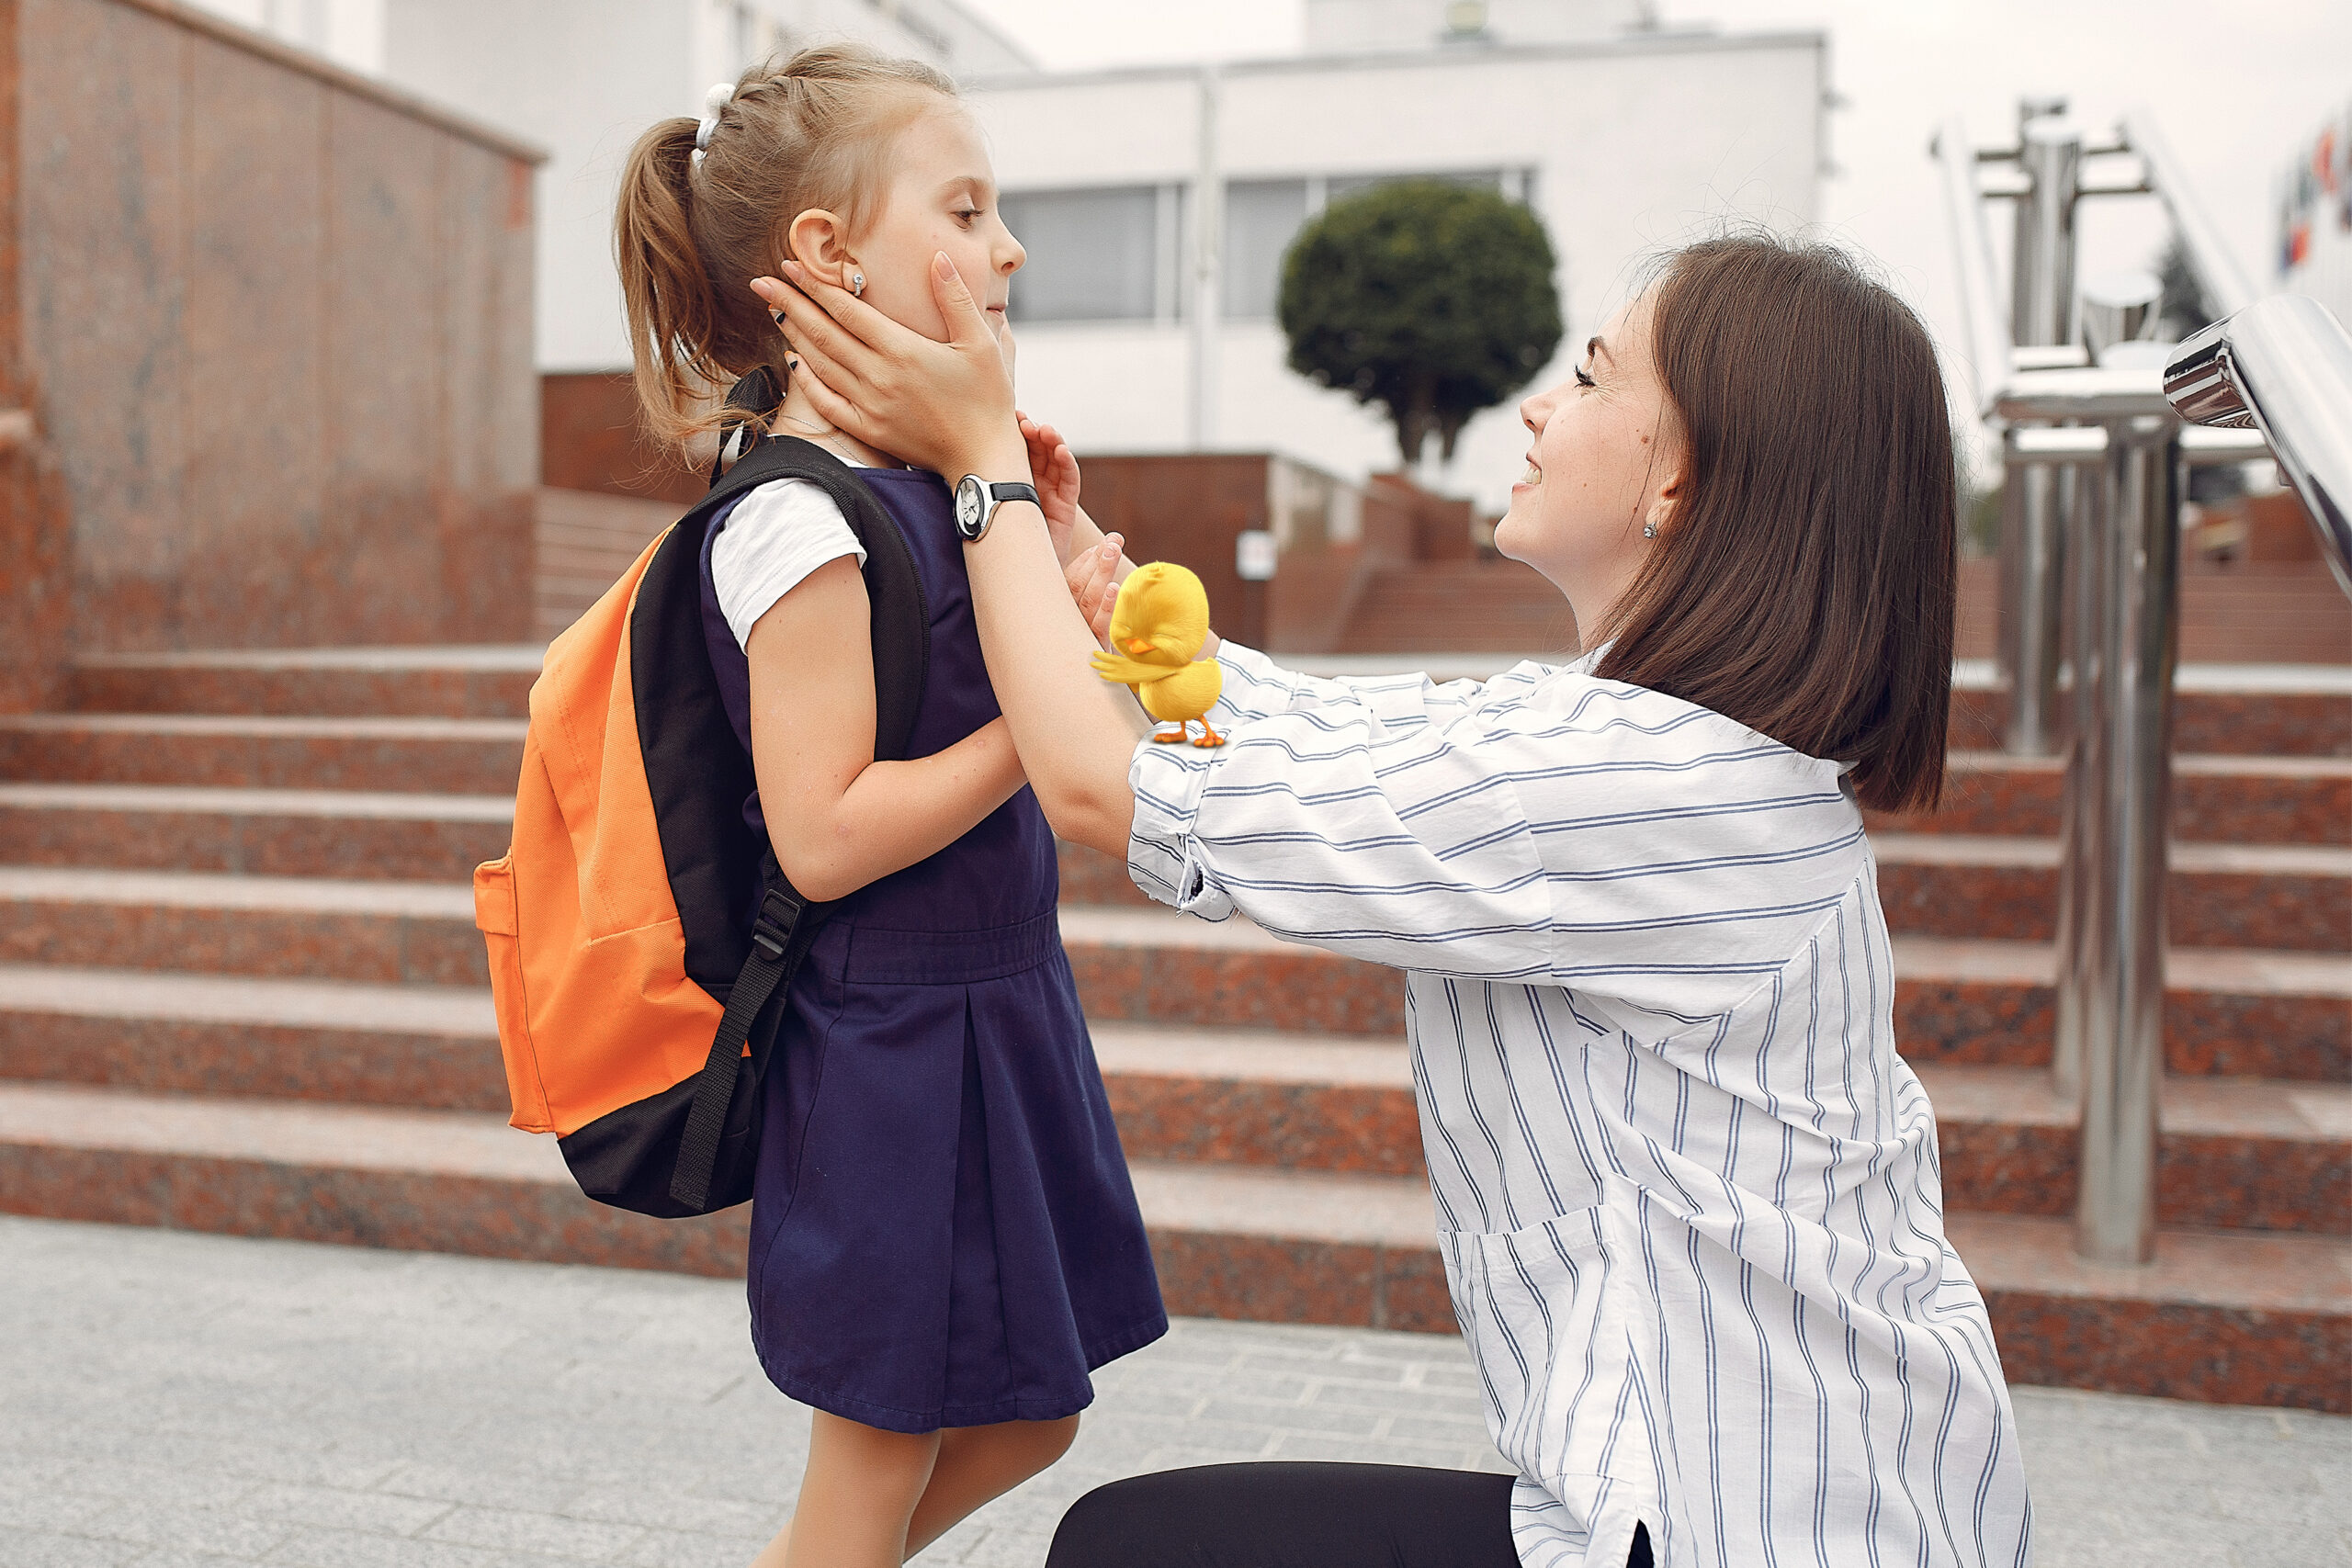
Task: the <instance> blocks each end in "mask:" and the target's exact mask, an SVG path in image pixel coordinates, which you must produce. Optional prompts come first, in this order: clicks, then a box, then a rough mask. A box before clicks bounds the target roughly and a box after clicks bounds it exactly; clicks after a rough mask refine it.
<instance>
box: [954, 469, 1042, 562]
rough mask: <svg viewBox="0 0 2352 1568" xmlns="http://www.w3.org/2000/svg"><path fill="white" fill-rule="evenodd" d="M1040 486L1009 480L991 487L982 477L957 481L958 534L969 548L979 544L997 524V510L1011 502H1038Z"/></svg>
mask: <svg viewBox="0 0 2352 1568" xmlns="http://www.w3.org/2000/svg"><path fill="white" fill-rule="evenodd" d="M1036 499H1037V487H1036V486H1035V485H1026V484H1021V483H1018V482H1017V481H1012V480H1007V481H1006V482H1004V483H1002V484H990V483H989V481H988V480H986V479H982V478H980V476H979V475H978V474H966V475H965V476H964V477H963V478H962V479H958V480H956V534H957V535H959V536H961V537H962V538H963V541H964V542H965V543H966V544H967V545H975V544H978V543H979V540H980V536H981V535H983V534H985V533H987V532H988V531H989V524H990V523H993V522H995V521H996V509H997V508H998V507H1000V506H1002V505H1003V504H1004V503H1005V502H1008V501H1027V502H1035V500H1036Z"/></svg>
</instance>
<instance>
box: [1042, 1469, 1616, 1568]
mask: <svg viewBox="0 0 2352 1568" xmlns="http://www.w3.org/2000/svg"><path fill="white" fill-rule="evenodd" d="M1511 1480H1512V1478H1511V1477H1510V1476H1508V1475H1492V1474H1487V1473H1485V1472H1479V1471H1471V1470H1423V1469H1420V1468H1419V1467H1418V1466H1414V1465H1403V1464H1280V1463H1271V1464H1212V1465H1204V1466H1202V1467H1200V1468H1199V1469H1196V1470H1167V1471H1161V1472H1159V1473H1158V1474H1156V1475H1138V1476H1135V1477H1132V1478H1130V1479H1128V1480H1125V1481H1114V1482H1113V1483H1111V1484H1109V1485H1108V1486H1098V1487H1096V1488H1095V1489H1094V1490H1093V1491H1091V1492H1089V1493H1088V1494H1087V1495H1085V1496H1083V1497H1080V1499H1079V1500H1078V1501H1077V1502H1076V1503H1074V1504H1072V1505H1070V1510H1069V1513H1067V1514H1065V1515H1063V1516H1062V1522H1061V1528H1060V1529H1057V1530H1056V1531H1055V1532H1054V1546H1053V1550H1052V1551H1050V1552H1048V1553H1046V1568H1519V1553H1518V1552H1517V1551H1515V1550H1514V1549H1513V1548H1512V1546H1511V1542H1510V1488H1511ZM1626 1564H1627V1568H1650V1538H1649V1534H1648V1532H1647V1531H1646V1530H1645V1529H1642V1528H1641V1527H1639V1526H1636V1527H1634V1551H1633V1554H1632V1556H1631V1557H1629V1558H1628V1559H1627V1560H1626Z"/></svg>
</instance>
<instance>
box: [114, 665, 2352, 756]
mask: <svg viewBox="0 0 2352 1568" xmlns="http://www.w3.org/2000/svg"><path fill="white" fill-rule="evenodd" d="M540 657H541V650H540V649H538V648H537V647H536V646H533V645H529V644H514V645H503V644H483V645H457V646H448V647H417V648H353V649H224V650H216V651H196V652H182V653H111V654H90V655H84V656H83V657H82V658H80V659H78V660H76V661H75V671H74V688H73V690H74V707H75V708H77V709H78V710H80V711H82V712H85V713H163V714H220V715H229V714H274V715H279V716H334V715H343V716H418V717H423V716H438V717H451V718H455V717H476V718H499V717H505V718H520V717H522V716H524V715H525V714H526V712H527V711H528V710H527V705H526V704H527V696H528V693H529V691H530V686H531V682H532V681H533V680H535V679H536V678H537V674H538V669H539V660H540ZM1520 657H1521V656H1520V655H1517V654H1508V653H1498V654H1466V655H1465V654H1446V653H1436V654H1430V653H1425V652H1422V653H1416V652H1403V653H1365V654H1357V655H1351V656H1341V655H1331V654H1285V655H1282V656H1281V658H1282V660H1283V663H1285V664H1287V665H1290V666H1292V667H1295V668H1297V669H1301V670H1306V671H1310V672H1315V673H1329V672H1385V671H1396V670H1412V669H1429V670H1430V671H1432V672H1433V673H1436V674H1438V675H1440V676H1441V677H1442V678H1445V677H1452V676H1454V675H1470V676H1474V677H1483V676H1486V675H1488V674H1491V673H1493V672H1494V671H1498V670H1503V669H1508V668H1509V667H1510V665H1512V664H1513V663H1516V662H1517V661H1518V660H1519V658H1520ZM2006 711H2007V697H2006V695H2005V694H2003V693H2002V692H2001V691H2000V690H1999V688H1998V683H1997V682H1996V678H1995V676H1994V673H1993V670H1992V667H1991V663H1990V661H1989V660H1960V661H1959V662H1958V663H1957V664H1956V665H1955V667H1954V671H1953V689H1952V744H1953V745H1954V746H1955V747H1957V748H1961V749H1962V750H1969V749H1978V750H1986V749H1996V748H1997V746H1998V744H1999V738H2000V733H2001V725H2002V722H2003V716H2004V715H2005V713H2006ZM2173 744H2174V746H2175V748H2176V749H2177V750H2179V751H2181V752H2183V753H2199V752H2214V753H2228V754H2234V755H2241V756H2308V757H2352V679H2347V672H2346V671H2345V670H2344V669H2343V668H2342V667H2339V666H2313V665H2258V664H2197V663H2186V664H2183V665H2182V666H2181V667H2180V671H2179V674H2178V684H2177V692H2176V695H2175V700H2174V708H2173Z"/></svg>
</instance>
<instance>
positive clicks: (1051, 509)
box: [1012, 411, 1079, 570]
mask: <svg viewBox="0 0 2352 1568" xmlns="http://www.w3.org/2000/svg"><path fill="white" fill-rule="evenodd" d="M1012 417H1013V419H1014V421H1015V422H1016V423H1018V424H1019V425H1020V426H1021V439H1022V440H1023V442H1025V443H1027V445H1028V447H1029V482H1030V483H1031V484H1033V485H1035V486H1036V487H1037V509H1038V510H1039V511H1041V512H1043V513H1045V514H1046V532H1047V533H1048V534H1049V535H1051V536H1052V537H1053V541H1054V558H1055V559H1056V560H1057V561H1059V562H1061V563H1062V566H1063V568H1064V569H1065V570H1067V569H1068V568H1069V565H1070V558H1071V557H1072V556H1073V555H1074V554H1076V553H1077V552H1078V541H1077V540H1076V539H1074V538H1073V537H1072V535H1073V533H1074V531H1075V530H1076V529H1077V527H1078V517H1079V512H1078V459H1077V458H1076V457H1073V456H1071V455H1070V449H1069V442H1067V441H1064V440H1063V439H1062V436H1061V432H1060V431H1058V430H1056V429H1055V428H1054V427H1053V426H1052V425H1050V424H1040V423H1037V422H1036V421H1035V420H1034V419H1031V418H1030V417H1029V416H1028V415H1027V414H1025V413H1021V412H1017V411H1016V412H1014V414H1013V416H1012Z"/></svg>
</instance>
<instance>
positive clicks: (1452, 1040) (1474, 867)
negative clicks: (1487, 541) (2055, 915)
mask: <svg viewBox="0 0 2352 1568" xmlns="http://www.w3.org/2000/svg"><path fill="white" fill-rule="evenodd" d="M1221 662H1222V663H1223V665H1224V674H1225V695H1224V697H1223V698H1222V699H1221V700H1220V702H1219V704H1218V705H1217V708H1216V712H1215V713H1214V714H1213V715H1212V716H1211V722H1212V723H1213V724H1215V725H1216V728H1219V729H1221V730H1224V731H1225V732H1226V734H1227V737H1228V738H1229V739H1228V743H1227V745H1226V746H1225V747H1224V748H1223V749H1222V750H1215V751H1203V750H1195V749H1193V748H1191V747H1166V746H1154V745H1151V744H1149V743H1148V742H1147V743H1146V744H1144V745H1142V746H1140V747H1138V748H1137V750H1136V760H1135V763H1134V768H1133V773H1132V775H1131V777H1132V780H1133V783H1134V785H1135V791H1136V825H1135V837H1134V840H1133V842H1132V844H1131V845H1130V852H1129V861H1130V866H1129V869H1130V873H1131V874H1132V875H1133V876H1134V878H1135V880H1136V885H1137V886H1140V887H1141V888H1143V889H1144V891H1145V892H1147V893H1148V894H1150V895H1151V896H1152V897H1155V898H1158V899H1159V900H1160V901H1161V902H1163V903H1168V904H1171V905H1174V906H1175V907H1177V908H1182V909H1186V910H1190V911H1192V912H1193V913H1194V914H1198V915H1201V916H1204V917H1205V918H1207V919H1225V918H1226V917H1227V916H1228V915H1229V914H1231V913H1232V912H1233V911H1234V910H1236V909H1238V910H1239V911H1240V912H1241V913H1242V914H1244V915H1246V916H1248V917H1249V918H1250V919H1251V920H1253V921H1255V922H1256V923H1257V924H1259V925H1261V926H1262V927H1264V928H1265V929H1267V930H1268V931H1272V932H1274V933H1276V934H1277V935H1280V936H1283V937H1287V938H1290V939H1292V940H1294V941H1298V942H1311V943H1314V944H1315V945H1317V946H1318V947H1326V948H1329V949H1331V950H1332V951H1334V952H1337V953H1346V954H1348V955H1350V956H1351V957H1356V958H1365V959H1371V960H1373V961H1374V962H1377V963H1382V964H1393V965H1395V966H1397V967H1398V968H1400V969H1403V970H1405V971H1406V972H1407V982H1406V992H1405V996H1406V1024H1407V1031H1408V1035H1409V1037H1410V1044H1411V1051H1412V1059H1413V1073H1414V1081H1415V1084H1416V1086H1417V1089H1418V1091H1419V1093H1418V1098H1419V1103H1420V1113H1421V1133H1422V1138H1423V1141H1424V1143H1425V1144H1426V1145H1427V1150H1428V1155H1429V1170H1430V1187H1431V1188H1432V1190H1434V1192H1435V1195H1436V1200H1437V1211H1438V1216H1439V1224H1440V1226H1441V1234H1440V1235H1439V1238H1438V1241H1439V1246H1440V1247H1441V1249H1442V1252H1443V1254H1444V1257H1445V1266H1446V1276H1447V1280H1448V1282H1449V1284H1450V1285H1451V1287H1452V1289H1453V1305H1454V1311H1455V1313H1456V1314H1457V1315H1458V1316H1459V1317H1460V1319H1461V1323H1462V1328H1463V1333H1464V1337H1466V1339H1467V1341H1468V1343H1469V1346H1470V1349H1471V1351H1472V1354H1473V1355H1474V1356H1475V1358H1476V1361H1477V1365H1478V1369H1479V1373H1480V1376H1481V1378H1482V1380H1483V1382H1484V1383H1485V1386H1486V1393H1487V1422H1488V1426H1489V1427H1490V1428H1491V1429H1492V1431H1493V1433H1494V1437H1495V1441H1496V1444H1497V1446H1498V1448H1499V1449H1500V1450H1501V1451H1502V1453H1503V1455H1504V1457H1506V1458H1507V1459H1509V1460H1510V1461H1511V1462H1512V1463H1513V1464H1515V1465H1516V1466H1517V1467H1518V1469H1519V1472H1520V1477H1521V1479H1520V1481H1519V1483H1518V1485H1517V1487H1516V1488H1515V1489H1514V1491H1513V1495H1512V1504H1511V1506H1512V1528H1513V1532H1514V1538H1515V1540H1516V1541H1517V1544H1518V1549H1519V1555H1520V1560H1521V1562H1522V1563H1523V1564H1525V1565H1526V1568H1566V1565H1570V1564H1582V1563H1585V1562H1588V1561H1589V1562H1591V1563H1592V1564H1593V1565H1594V1568H1615V1565H1616V1564H1619V1563H1623V1562H1624V1561H1625V1558H1626V1554H1627V1552H1628V1551H1629V1550H1630V1549H1631V1545H1632V1540H1633V1534H1634V1524H1635V1523H1636V1522H1637V1521H1640V1522H1643V1523H1645V1524H1646V1525H1647V1527H1648V1529H1649V1536H1650V1540H1651V1543H1652V1548H1653V1551H1655V1552H1656V1554H1657V1562H1659V1564H1660V1565H1661V1568H1683V1565H1686V1564H1687V1565H1693V1568H1695V1565H1699V1564H1708V1565H1713V1568H1733V1565H1738V1568H1749V1565H1754V1568H1846V1565H1848V1564H1854V1565H1867V1568H1896V1565H1898V1564H1901V1565H1910V1564H1938V1565H1941V1564H1970V1565H1991V1564H1999V1565H2001V1568H2013V1565H2019V1564H2023V1563H2025V1562H2028V1561H2029V1556H2030V1547H2029V1541H2030V1509H2029V1506H2028V1504H2027V1499H2026V1486H2025V1476H2024V1471H2023V1467H2022V1465H2021V1463H2020V1460H2019V1455H2018V1438H2017V1428H2016V1425H2015V1422H2014V1419H2013V1417H2012V1416H2011V1414H2010V1410H2009V1400H2008V1391H2007V1386H2006V1385H2005V1384H2004V1382H2002V1378H2001V1370H2000V1362H1999V1359H1998V1358H1997V1357H1996V1354H1995V1352H1994V1348H1993V1335H1992V1329H1991V1325H1990V1324H1989V1323H1988V1321H1987V1319H1986V1316H1985V1303H1984V1300H1983V1298H1982V1297H1981V1296H1980V1295H1979V1294H1978V1292H1977V1290H1976V1285H1975V1282H1974V1281H1973V1280H1971V1279H1970V1278H1969V1275H1968V1271H1967V1269H1965V1268H1964V1267H1962V1263H1961V1260H1960V1258H1959V1257H1958V1256H1957V1255H1956V1254H1954V1252H1953V1251H1952V1249H1951V1245H1950V1244H1949V1243H1948V1242H1947V1241H1946V1240H1945V1238H1944V1234H1943V1211H1942V1198H1941V1192H1940V1178H1939V1173H1938V1168H1937V1158H1936V1126H1935V1116H1934V1112H1933V1111H1931V1110H1930V1108H1929V1107H1928V1097H1927V1095H1926V1093H1925V1092H1924V1091H1923V1090H1922V1089H1921V1088H1920V1086H1919V1081H1918V1079H1917V1077H1913V1076H1912V1073H1911V1071H1910V1069H1909V1068H1908V1067H1907V1066H1905V1064H1904V1062H1903V1060H1902V1058H1901V1057H1899V1056H1897V1055H1895V1051H1894V1016H1893V1014H1894V965H1893V958H1892V953H1891V952H1890V950H1889V947H1888V944H1887V935H1886V919H1885V917H1884V915H1883V912H1882V911H1881V909H1880V908H1879V903H1878V893H1877V876H1876V868H1875V866H1874V864H1873V863H1872V861H1871V851H1870V845H1869V842H1868V840H1866V839H1865V838H1864V837H1863V835H1862V822H1861V814H1860V810H1859V808H1858V807H1856V805H1855V803H1854V801H1853V798H1852V796H1851V795H1849V793H1848V792H1847V791H1846V790H1845V789H1844V788H1843V787H1842V784H1841V778H1840V774H1841V769H1840V768H1839V766H1838V764H1837V763H1835V762H1830V761H1821V760H1818V759H1815V758H1811V757H1807V756H1804V755H1803V754H1801V753H1799V752H1796V751H1793V750H1790V749H1789V748H1787V747H1785V746H1782V745H1781V744H1780V743H1779V742H1777V741H1775V740H1772V739H1768V738H1767V737H1765V736H1762V735H1759V734H1758V733H1757V732H1756V731H1754V730H1752V729H1749V728H1747V727H1746V726H1744V725H1741V724H1737V723H1735V722H1734V721H1732V720H1730V719H1728V718H1725V717H1724V716H1722V715H1720V714H1716V713H1713V712H1711V711H1709V710H1708V709H1705V708H1701V707H1696V706H1693V705H1691V704H1689V703H1685V702H1681V701H1679V700H1677V699H1675V698H1672V697H1668V696H1662V695H1660V694H1657V693H1656V692H1651V691H1646V690H1645V689H1643V688H1640V687H1637V686H1629V685H1625V684H1623V683H1622V682H1613V681H1601V680H1597V679H1595V678H1594V677H1592V676H1591V675H1590V674H1589V672H1588V671H1589V665H1590V660H1589V659H1588V660H1583V661H1579V662H1578V663H1577V664H1572V665H1568V666H1566V667H1563V668H1554V667H1549V666H1544V665H1539V664H1521V665H1520V666H1518V667H1517V668H1515V669H1513V670H1511V671H1508V672H1506V673H1504V674H1502V675H1500V676H1498V677H1497V678H1496V679H1495V680H1493V681H1491V682H1486V683H1484V684H1483V685H1482V684H1480V683H1479V682H1468V681H1463V682H1451V683H1449V684H1445V685H1442V686H1441V685H1434V684H1432V683H1430V682H1429V681H1428V679H1427V678H1426V677H1423V676H1420V675H1410V676H1402V677H1396V678H1385V679H1352V680H1341V681H1326V680H1316V679H1311V678H1307V677H1304V676H1300V675H1296V674H1294V673H1291V672H1289V671H1283V670H1280V669H1278V668H1276V667H1275V666H1274V665H1273V664H1272V662H1271V661H1269V660H1267V659H1266V658H1265V656H1264V655H1262V654H1259V653H1256V652H1253V651H1251V650H1250V649H1244V648H1239V647H1237V646H1235V645H1234V644H1232V643H1227V644H1226V645H1225V649H1224V652H1223V654H1222V656H1221Z"/></svg>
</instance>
